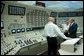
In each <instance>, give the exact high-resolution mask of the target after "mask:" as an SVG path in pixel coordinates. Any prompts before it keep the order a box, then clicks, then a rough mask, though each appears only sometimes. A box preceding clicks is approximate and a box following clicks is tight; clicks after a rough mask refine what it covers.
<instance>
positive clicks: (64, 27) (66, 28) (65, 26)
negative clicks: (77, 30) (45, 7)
mask: <svg viewBox="0 0 84 56" xmlns="http://www.w3.org/2000/svg"><path fill="white" fill-rule="evenodd" d="M69 25H70V24H68V25H66V24H62V26H63V32H65V31H66V30H68V29H69Z"/></svg>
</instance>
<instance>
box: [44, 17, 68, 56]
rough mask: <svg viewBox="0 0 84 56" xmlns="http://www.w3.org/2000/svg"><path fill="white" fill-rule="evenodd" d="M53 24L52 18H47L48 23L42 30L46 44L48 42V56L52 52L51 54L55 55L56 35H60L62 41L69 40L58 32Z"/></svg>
mask: <svg viewBox="0 0 84 56" xmlns="http://www.w3.org/2000/svg"><path fill="white" fill-rule="evenodd" d="M53 22H54V18H52V17H49V22H48V24H46V25H45V28H44V34H45V36H46V37H47V42H48V55H51V52H53V54H54V55H56V53H57V52H56V49H57V36H58V35H60V36H61V37H63V38H64V39H69V38H67V37H66V36H65V35H64V34H63V33H62V32H61V31H60V29H59V28H58V26H57V25H55V24H54V23H53Z"/></svg>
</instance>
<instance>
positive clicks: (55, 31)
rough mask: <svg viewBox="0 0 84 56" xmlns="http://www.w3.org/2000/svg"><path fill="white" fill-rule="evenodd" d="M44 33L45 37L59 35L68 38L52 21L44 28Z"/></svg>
mask: <svg viewBox="0 0 84 56" xmlns="http://www.w3.org/2000/svg"><path fill="white" fill-rule="evenodd" d="M44 35H45V37H47V36H50V37H57V36H61V37H62V38H64V39H68V38H67V37H66V36H65V35H64V34H63V33H62V32H61V31H60V29H59V27H58V26H57V25H55V24H54V23H52V22H49V23H48V24H46V25H45V28H44Z"/></svg>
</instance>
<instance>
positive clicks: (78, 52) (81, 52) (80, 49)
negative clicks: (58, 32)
mask: <svg viewBox="0 0 84 56" xmlns="http://www.w3.org/2000/svg"><path fill="white" fill-rule="evenodd" d="M58 51H59V53H60V55H83V43H82V44H80V45H79V46H78V47H77V51H75V52H74V53H72V52H67V51H65V50H62V49H59V50H58Z"/></svg>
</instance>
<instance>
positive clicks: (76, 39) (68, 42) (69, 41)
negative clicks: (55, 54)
mask: <svg viewBox="0 0 84 56" xmlns="http://www.w3.org/2000/svg"><path fill="white" fill-rule="evenodd" d="M79 40H80V38H73V39H71V40H66V41H65V42H63V43H62V44H75V43H76V42H77V41H79Z"/></svg>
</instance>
